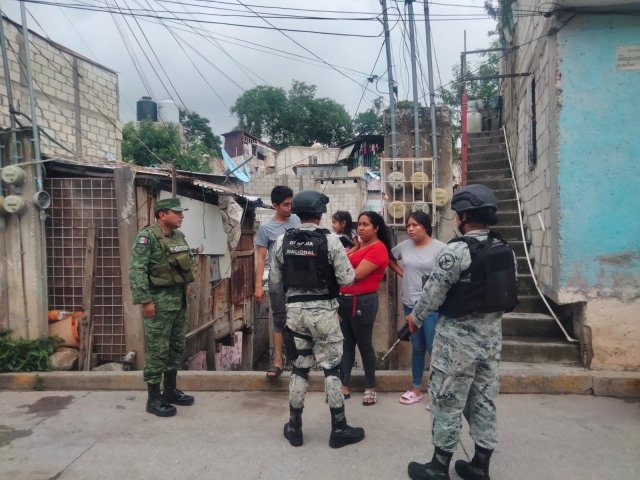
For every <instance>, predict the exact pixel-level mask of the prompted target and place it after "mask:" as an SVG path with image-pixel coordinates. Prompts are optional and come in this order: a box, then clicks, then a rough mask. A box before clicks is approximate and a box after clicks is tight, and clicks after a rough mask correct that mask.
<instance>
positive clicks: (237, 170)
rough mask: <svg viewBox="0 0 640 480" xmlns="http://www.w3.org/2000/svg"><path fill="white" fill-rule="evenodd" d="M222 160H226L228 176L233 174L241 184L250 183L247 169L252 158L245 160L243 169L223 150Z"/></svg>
mask: <svg viewBox="0 0 640 480" xmlns="http://www.w3.org/2000/svg"><path fill="white" fill-rule="evenodd" d="M222 158H223V159H224V163H225V164H226V165H227V175H231V174H233V175H235V176H236V178H237V179H238V180H240V181H241V182H245V183H247V182H248V181H249V169H248V168H247V162H248V161H249V160H251V157H249V159H248V160H245V161H244V164H243V165H242V166H241V167H238V165H236V164H235V162H234V161H233V160H232V159H231V157H230V156H229V154H228V153H227V152H226V151H225V150H224V148H223V149H222Z"/></svg>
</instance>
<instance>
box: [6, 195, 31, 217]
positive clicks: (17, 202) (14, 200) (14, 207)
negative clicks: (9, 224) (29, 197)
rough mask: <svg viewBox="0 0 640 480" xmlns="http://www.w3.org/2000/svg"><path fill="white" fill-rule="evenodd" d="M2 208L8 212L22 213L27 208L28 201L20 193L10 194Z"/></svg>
mask: <svg viewBox="0 0 640 480" xmlns="http://www.w3.org/2000/svg"><path fill="white" fill-rule="evenodd" d="M2 208H3V209H4V211H5V212H7V213H11V214H13V215H20V214H22V213H24V211H25V210H26V209H27V202H26V200H25V199H24V198H22V197H20V196H18V195H9V196H8V197H5V199H4V202H3V204H2Z"/></svg>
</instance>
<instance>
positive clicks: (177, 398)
mask: <svg viewBox="0 0 640 480" xmlns="http://www.w3.org/2000/svg"><path fill="white" fill-rule="evenodd" d="M177 378H178V372H177V371H175V370H172V371H171V372H164V401H165V402H167V403H171V404H173V405H182V406H188V405H193V402H194V398H193V397H192V396H191V395H185V394H184V393H182V392H181V391H180V390H178V389H177V388H176V380H177Z"/></svg>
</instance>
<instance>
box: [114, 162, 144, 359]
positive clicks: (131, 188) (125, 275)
mask: <svg viewBox="0 0 640 480" xmlns="http://www.w3.org/2000/svg"><path fill="white" fill-rule="evenodd" d="M113 176H114V183H115V191H116V209H117V211H118V240H119V242H120V248H119V250H120V277H121V279H122V307H123V314H124V338H125V345H126V347H127V352H130V351H132V350H133V351H135V352H136V359H135V368H136V370H142V368H143V366H144V325H143V323H142V308H141V307H140V305H134V304H133V295H132V293H131V284H130V283H129V264H130V263H131V248H132V246H133V240H134V239H135V237H136V235H137V233H138V211H137V208H138V207H137V205H136V187H135V185H134V183H133V172H132V171H131V169H130V168H128V167H125V168H116V169H115V170H114V171H113Z"/></svg>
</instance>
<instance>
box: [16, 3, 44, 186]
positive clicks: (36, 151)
mask: <svg viewBox="0 0 640 480" xmlns="http://www.w3.org/2000/svg"><path fill="white" fill-rule="evenodd" d="M20 14H21V15H22V39H23V41H24V63H25V66H26V67H27V86H28V87H29V103H30V106H31V134H32V135H33V139H32V140H33V157H34V158H33V161H34V163H35V169H36V187H37V188H38V190H42V169H41V165H40V160H41V156H40V135H39V133H38V123H37V120H36V96H35V93H34V91H33V74H32V73H31V55H30V54H29V29H28V28H27V9H26V7H25V6H24V1H21V2H20Z"/></svg>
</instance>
